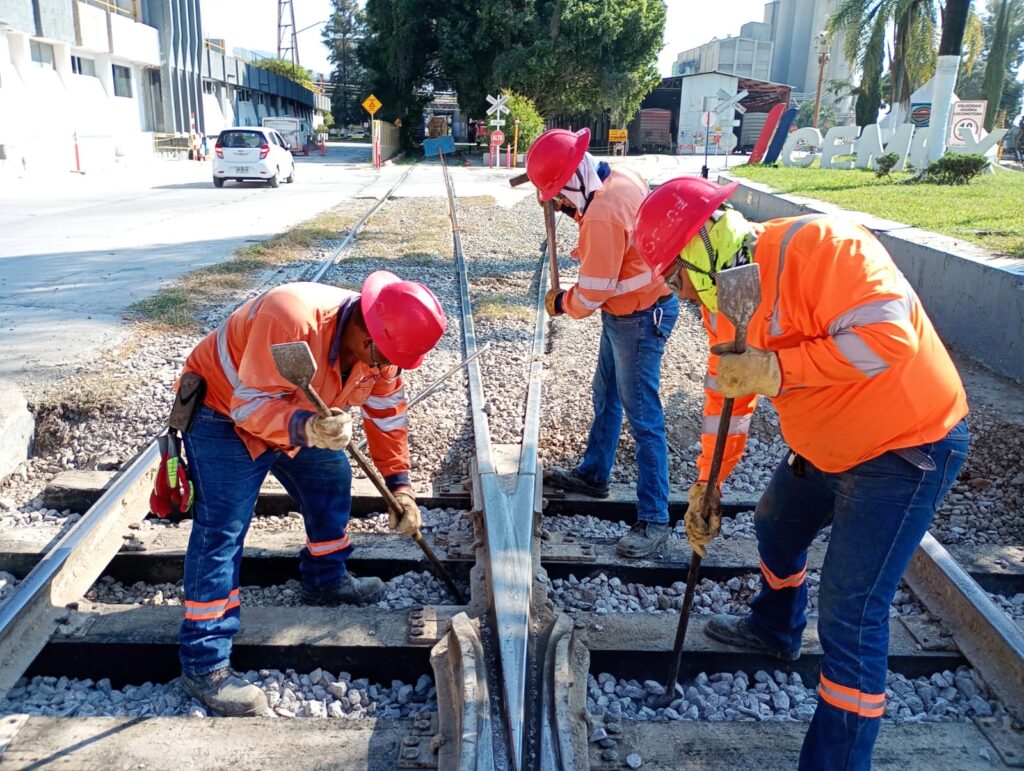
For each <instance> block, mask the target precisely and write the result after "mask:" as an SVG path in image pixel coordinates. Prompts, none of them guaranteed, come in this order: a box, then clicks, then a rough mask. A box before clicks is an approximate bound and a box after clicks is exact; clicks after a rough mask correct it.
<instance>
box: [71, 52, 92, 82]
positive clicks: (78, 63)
mask: <svg viewBox="0 0 1024 771" xmlns="http://www.w3.org/2000/svg"><path fill="white" fill-rule="evenodd" d="M71 71H72V72H73V73H75V74H76V75H89V76H91V77H94V78H95V77H96V62H95V61H94V60H93V59H86V58H85V57H83V56H72V57H71Z"/></svg>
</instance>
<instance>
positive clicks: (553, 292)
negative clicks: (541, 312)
mask: <svg viewBox="0 0 1024 771" xmlns="http://www.w3.org/2000/svg"><path fill="white" fill-rule="evenodd" d="M564 295H565V292H563V291H562V290H560V289H549V290H548V293H547V294H546V295H544V307H545V308H547V311H548V315H549V316H552V317H554V316H561V315H562V314H563V313H565V310H564V309H563V307H562V303H563V302H564V301H565V297H564Z"/></svg>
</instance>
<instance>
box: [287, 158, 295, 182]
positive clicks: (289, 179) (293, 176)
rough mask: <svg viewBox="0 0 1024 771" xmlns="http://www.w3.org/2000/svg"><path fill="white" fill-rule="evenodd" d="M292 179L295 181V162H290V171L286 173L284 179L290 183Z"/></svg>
mask: <svg viewBox="0 0 1024 771" xmlns="http://www.w3.org/2000/svg"><path fill="white" fill-rule="evenodd" d="M294 181H295V164H294V163H293V164H292V173H291V174H289V175H288V177H287V179H285V182H287V183H288V184H289V185H290V184H292V183H293V182H294Z"/></svg>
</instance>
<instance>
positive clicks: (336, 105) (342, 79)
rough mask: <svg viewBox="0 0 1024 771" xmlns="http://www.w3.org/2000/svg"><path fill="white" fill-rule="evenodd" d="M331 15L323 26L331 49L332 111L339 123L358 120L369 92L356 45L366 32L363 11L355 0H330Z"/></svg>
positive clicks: (323, 33) (328, 46) (325, 39)
mask: <svg viewBox="0 0 1024 771" xmlns="http://www.w3.org/2000/svg"><path fill="white" fill-rule="evenodd" d="M332 4H333V6H334V8H333V11H332V13H331V18H330V19H328V21H327V24H326V25H325V26H324V29H323V32H322V36H323V40H324V44H325V45H326V46H327V48H328V49H329V50H330V59H331V64H333V65H334V70H333V71H332V72H331V83H332V84H333V85H334V89H333V92H332V94H331V112H332V113H334V117H335V120H336V121H337V122H338V124H339V125H341V126H348V125H349V124H351V123H358V122H361V121H362V119H363V108H362V106H361V103H362V101H363V99H365V98H366V96H367V94H368V93H369V92H368V91H367V88H366V71H365V69H364V68H363V66H362V64H361V63H360V62H359V56H358V53H357V52H358V48H359V44H360V42H361V41H362V39H363V37H364V35H365V34H366V14H365V13H364V12H363V9H362V6H361V4H360V3H359V2H357V0H332Z"/></svg>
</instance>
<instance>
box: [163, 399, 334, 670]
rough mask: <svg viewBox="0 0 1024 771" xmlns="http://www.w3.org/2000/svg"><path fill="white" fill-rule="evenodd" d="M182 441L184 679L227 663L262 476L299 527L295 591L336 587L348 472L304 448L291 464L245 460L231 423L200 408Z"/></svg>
mask: <svg viewBox="0 0 1024 771" xmlns="http://www.w3.org/2000/svg"><path fill="white" fill-rule="evenodd" d="M184 438H185V452H186V455H187V459H188V464H189V471H190V472H191V475H192V482H193V484H194V485H195V491H196V502H195V509H194V511H193V519H192V534H191V535H190V537H189V540H188V551H187V552H186V553H185V581H184V584H185V587H184V588H185V620H184V621H183V622H182V624H181V632H180V634H179V641H180V643H181V647H180V657H181V667H182V670H183V671H184V672H185V673H186V674H189V675H202V674H206V673H207V672H212V671H214V670H215V669H220V668H221V667H226V666H228V664H229V663H230V659H231V638H232V637H234V635H235V633H236V632H237V631H238V627H239V600H238V573H239V569H240V567H241V564H242V544H243V542H244V541H245V534H246V532H247V531H248V530H249V522H250V521H251V520H252V513H253V508H254V507H255V505H256V499H257V498H258V497H259V493H260V486H261V485H262V484H263V480H264V479H266V477H267V472H270V473H271V474H273V475H274V476H275V477H276V478H277V479H278V481H279V482H280V483H281V484H282V485H284V488H285V489H286V490H287V491H288V494H289V495H291V497H292V498H293V499H294V500H295V501H297V502H298V504H299V508H300V510H301V511H302V517H303V520H304V521H305V525H306V546H305V547H303V549H302V551H301V552H300V554H299V560H300V562H299V567H300V572H301V576H302V587H303V588H304V589H306V590H318V589H325V588H330V587H331V586H334V585H336V584H337V583H338V582H340V581H341V578H342V576H344V575H345V560H346V559H348V556H349V555H350V554H351V553H352V545H351V543H350V542H349V538H348V535H347V534H346V533H345V526H346V525H347V524H348V519H349V514H350V512H351V509H352V489H351V484H352V470H351V468H350V467H349V465H348V459H347V458H346V456H345V453H344V452H343V451H337V452H336V451H333V450H320V449H316V448H308V447H307V448H303V449H301V450H299V452H298V454H297V455H296V456H295V457H294V458H289V457H288V456H287V455H285V454H284V453H282V452H277V451H273V450H268V451H267V452H264V453H263V454H262V455H260V456H259V457H258V458H256V460H253V459H252V458H251V457H249V451H248V449H246V446H245V444H244V443H243V442H242V440H241V439H240V438H239V437H238V435H237V434H236V433H235V424H234V422H233V421H232V420H231V419H230V418H227V417H225V416H223V415H221V414H219V413H217V412H215V411H213V410H211V409H210V408H209V407H206V406H205V405H204V406H202V407H200V408H199V413H198V414H197V415H196V420H195V423H193V425H192V428H191V429H190V430H189V431H188V432H187V433H186V434H185V437H184Z"/></svg>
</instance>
